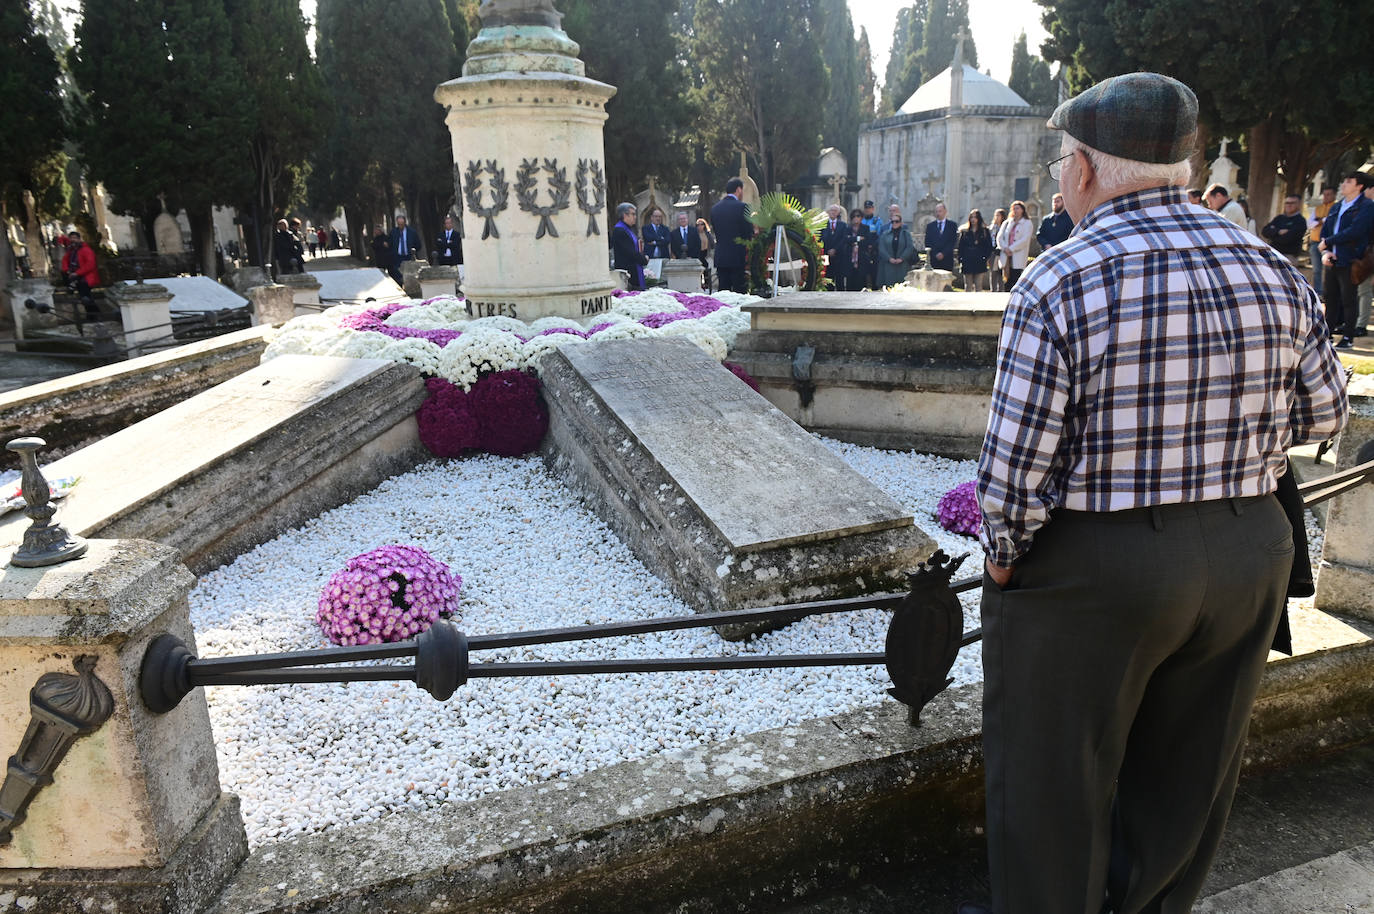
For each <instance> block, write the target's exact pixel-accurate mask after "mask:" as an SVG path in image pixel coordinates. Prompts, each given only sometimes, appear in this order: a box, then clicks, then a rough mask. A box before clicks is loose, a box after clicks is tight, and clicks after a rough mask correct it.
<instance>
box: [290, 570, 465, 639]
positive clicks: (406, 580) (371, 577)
mask: <svg viewBox="0 0 1374 914" xmlns="http://www.w3.org/2000/svg"><path fill="white" fill-rule="evenodd" d="M462 586H463V579H462V577H461V576H459V575H456V574H453V573H452V572H450V571H449V567H448V566H447V565H445V564H444V563H443V562H440V561H439V560H437V559H435V558H434V557H433V556H431V555H430V554H429V553H428V552H426V551H425V550H423V549H421V548H420V547H418V546H397V545H391V546H383V547H381V548H380V549H373V550H372V551H371V552H364V553H363V554H362V555H356V556H354V557H353V558H351V559H349V560H348V562H347V564H345V565H344V567H343V568H342V569H340V570H339V571H336V572H334V574H333V575H331V576H330V578H329V582H328V583H327V584H325V586H324V590H323V591H322V592H321V593H320V603H319V608H318V609H317V610H316V613H315V621H316V622H317V623H318V624H319V626H320V631H321V632H323V633H324V636H325V637H326V638H328V639H329V641H330V642H331V643H332V644H338V645H354V644H380V643H385V642H391V641H405V640H406V639H408V638H414V637H415V636H416V635H418V634H420V633H421V632H423V631H426V630H427V629H428V628H429V627H430V626H431V625H433V624H434V622H435V620H437V619H439V618H440V617H443V618H449V617H451V616H454V615H455V614H456V613H457V612H458V592H459V590H460V589H461V588H462Z"/></svg>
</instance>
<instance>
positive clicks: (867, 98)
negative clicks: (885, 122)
mask: <svg viewBox="0 0 1374 914" xmlns="http://www.w3.org/2000/svg"><path fill="white" fill-rule="evenodd" d="M855 53H856V54H857V55H858V57H859V123H860V124H864V123H866V122H868V121H871V120H873V117H874V115H875V114H877V111H878V104H877V103H878V77H877V75H876V74H874V72H873V47H872V45H871V44H869V41H868V29H866V28H860V29H859V43H858V46H857V47H856V48H855Z"/></svg>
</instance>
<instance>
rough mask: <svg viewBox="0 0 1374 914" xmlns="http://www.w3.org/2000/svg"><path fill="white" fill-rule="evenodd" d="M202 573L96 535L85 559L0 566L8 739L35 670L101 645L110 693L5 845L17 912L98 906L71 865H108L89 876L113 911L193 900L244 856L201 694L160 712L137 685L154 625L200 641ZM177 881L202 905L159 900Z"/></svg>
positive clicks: (20, 726) (22, 717)
mask: <svg viewBox="0 0 1374 914" xmlns="http://www.w3.org/2000/svg"><path fill="white" fill-rule="evenodd" d="M194 583H195V579H194V578H193V577H192V576H191V575H190V574H189V573H188V572H187V571H186V569H185V568H184V567H182V566H181V565H180V564H179V562H178V561H177V554H176V551H175V550H173V549H170V548H168V547H166V546H161V545H158V544H156V543H150V542H146V541H141V540H128V541H116V540H92V541H91V543H90V549H89V551H88V552H87V554H86V555H85V556H84V557H82V558H81V559H78V560H76V561H73V562H67V563H65V564H61V565H56V566H51V567H48V568H36V569H23V568H6V569H5V574H4V575H3V576H2V577H0V745H3V746H5V747H6V751H10V750H11V749H12V747H17V746H18V744H19V741H20V738H21V736H22V735H23V733H24V730H25V728H26V727H27V726H28V722H29V717H30V709H29V690H30V688H32V686H33V684H34V683H35V682H36V681H37V679H38V677H39V676H40V675H42V674H43V673H46V672H71V668H72V660H73V659H74V658H75V657H76V656H77V655H81V654H88V655H94V656H95V657H96V668H95V674H96V676H97V677H99V679H100V680H101V681H102V682H103V683H104V684H105V685H106V687H108V689H109V690H110V692H111V694H112V696H113V698H114V714H113V716H112V717H111V718H110V719H109V720H108V721H106V722H105V723H104V725H102V726H101V727H100V728H99V729H97V730H96V731H95V732H94V733H93V734H91V735H89V736H85V737H82V738H80V739H78V740H76V742H75V743H74V744H73V746H72V749H71V751H70V752H69V753H68V754H67V757H66V759H65V760H63V762H62V764H61V765H60V766H59V767H58V769H57V771H56V773H55V776H54V780H53V783H52V784H51V785H50V786H48V787H46V788H44V789H43V790H42V791H40V792H39V793H38V795H37V797H36V798H35V799H34V800H33V802H32V804H31V805H30V806H29V809H28V817H27V818H26V819H25V820H24V821H23V822H22V823H21V824H20V825H19V827H18V828H16V829H15V832H14V840H13V842H12V843H11V844H9V845H7V846H5V847H0V891H3V890H5V889H9V888H15V887H17V888H18V889H19V890H20V891H19V894H20V895H23V896H25V897H31V898H33V899H34V902H33V903H32V904H30V905H28V906H22V905H21V906H20V908H19V910H25V911H41V912H59V911H60V912H63V914H66V912H71V911H81V910H100V908H99V907H95V908H83V907H81V902H82V900H84V899H85V898H87V897H91V896H89V895H87V894H83V891H84V888H83V886H82V885H81V884H80V882H81V881H80V880H78V879H77V878H75V877H73V876H72V875H71V871H73V870H82V871H88V870H91V869H95V870H101V871H104V872H103V874H102V875H97V876H96V877H95V879H94V880H93V881H94V882H95V883H97V884H98V885H99V886H101V887H102V888H101V891H100V892H99V893H97V894H100V895H101V897H107V898H108V899H119V901H118V904H117V905H116V907H114V908H110V909H107V910H117V911H130V912H132V911H134V910H136V908H135V907H133V905H134V904H135V903H137V904H148V905H150V906H151V907H147V908H138V909H137V910H140V911H145V912H146V911H155V912H162V911H168V912H172V911H177V912H180V911H195V910H199V908H200V906H203V902H204V900H205V896H206V895H208V894H213V893H214V892H215V891H217V890H218V887H219V886H220V885H222V884H223V882H224V879H225V878H226V876H227V874H228V872H229V871H230V870H231V869H232V868H233V867H234V866H235V865H236V864H237V863H238V861H239V860H241V859H242V858H243V856H244V854H246V852H247V840H246V838H245V836H244V831H243V824H242V821H241V820H240V818H239V815H238V808H237V804H236V803H235V802H233V801H230V800H227V798H225V797H223V795H222V794H221V792H220V784H219V769H218V766H217V764H216V760H215V748H214V738H213V735H212V734H211V731H210V718H209V714H208V712H207V709H206V704H205V696H204V694H203V693H200V692H193V693H192V694H191V695H189V696H188V697H187V698H186V699H185V700H183V701H182V702H181V704H180V705H178V707H176V708H175V709H174V710H172V711H171V712H169V713H167V714H162V715H156V714H152V713H150V712H148V710H147V709H146V708H145V707H144V706H143V702H142V699H141V698H140V696H139V675H140V668H141V665H142V661H143V655H144V652H145V651H146V649H147V646H148V644H149V643H150V642H151V641H152V639H153V638H154V637H155V636H157V635H158V634H160V633H162V632H169V633H171V634H173V635H175V636H176V637H178V638H180V639H181V640H182V641H184V642H186V643H187V644H188V645H189V646H191V648H192V650H194V645H195V633H194V631H193V630H192V628H191V624H190V620H189V617H188V610H187V603H186V596H187V593H188V592H189V591H190V588H191V586H192V585H193V584H194ZM177 885H184V886H186V890H183V891H182V892H181V894H182V895H187V893H188V891H189V890H190V889H194V892H190V895H192V896H199V903H197V899H196V898H194V897H191V898H189V900H187V899H183V900H184V901H185V902H186V903H179V904H177V905H174V906H169V905H168V904H166V903H163V902H162V901H160V900H159V898H160V897H162V896H168V895H169V894H170V895H172V896H175V895H177V891H176V886H177ZM74 899H75V900H76V901H77V903H73V900H74ZM16 903H17V902H16ZM64 904H65V906H64Z"/></svg>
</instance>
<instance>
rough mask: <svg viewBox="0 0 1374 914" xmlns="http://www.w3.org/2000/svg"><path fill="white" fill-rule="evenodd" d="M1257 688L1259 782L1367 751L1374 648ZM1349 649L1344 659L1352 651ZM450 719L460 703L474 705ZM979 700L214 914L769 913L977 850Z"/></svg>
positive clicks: (656, 781) (448, 838)
mask: <svg viewBox="0 0 1374 914" xmlns="http://www.w3.org/2000/svg"><path fill="white" fill-rule="evenodd" d="M1311 621H1312V620H1311V619H1309V618H1307V617H1303V618H1298V619H1295V622H1294V625H1295V629H1296V630H1295V635H1296V636H1297V640H1298V641H1299V642H1302V643H1319V642H1320V643H1324V644H1326V645H1327V646H1326V647H1324V648H1322V649H1317V650H1314V651H1313V652H1310V653H1306V654H1303V655H1301V656H1297V657H1294V658H1292V659H1288V658H1285V659H1283V660H1279V661H1276V662H1273V663H1271V664H1270V665H1269V669H1268V670H1267V671H1266V675H1265V678H1264V680H1263V682H1262V684H1261V688H1260V700H1259V703H1258V704H1257V706H1256V710H1255V715H1254V722H1253V724H1252V727H1251V738H1250V742H1249V743H1248V744H1247V755H1246V765H1247V768H1248V769H1254V768H1270V767H1274V766H1278V765H1284V764H1293V763H1294V762H1296V761H1298V760H1301V759H1306V758H1310V757H1312V756H1314V755H1316V754H1319V753H1323V752H1329V751H1331V750H1333V749H1335V748H1338V747H1340V746H1342V745H1353V744H1355V743H1358V742H1361V741H1363V740H1366V739H1367V738H1368V727H1369V725H1370V722H1371V717H1372V716H1374V715H1372V713H1371V712H1372V710H1374V645H1371V644H1370V642H1369V641H1368V639H1367V638H1366V637H1365V636H1364V635H1363V634H1361V633H1359V632H1357V631H1354V630H1347V635H1346V637H1345V638H1344V639H1340V638H1337V639H1334V640H1333V639H1330V638H1310V637H1308V636H1307V635H1306V634H1303V633H1302V630H1303V629H1304V628H1305V627H1306V625H1307V624H1308V623H1309V622H1311ZM1337 642H1340V643H1337ZM455 700H461V693H460V696H459V697H458V698H455ZM980 720H981V688H980V687H979V686H967V687H964V688H960V689H954V690H951V691H949V692H947V693H945V694H944V695H941V696H939V697H938V698H936V700H935V701H934V702H932V703H931V704H930V705H928V706H927V707H926V709H925V711H924V712H923V714H922V724H921V726H920V727H919V728H917V729H913V728H911V727H910V726H909V725H908V724H907V722H906V714H905V710H904V709H903V708H902V707H901V706H900V705H898V704H896V703H895V702H886V703H883V704H881V705H877V706H874V707H870V708H863V709H860V710H857V711H853V712H850V713H847V714H841V715H837V716H835V717H826V718H818V719H815V720H808V721H803V722H801V723H798V724H797V725H795V726H790V727H782V728H778V729H774V730H767V731H763V732H759V733H752V734H749V735H747V736H742V737H738V738H734V739H730V740H725V741H722V742H719V743H714V744H712V745H709V746H705V747H702V748H699V749H694V750H686V751H673V752H665V753H661V754H659V755H656V756H652V757H650V758H646V759H640V760H638V761H633V762H625V763H622V764H619V765H614V766H611V767H608V768H603V769H599V770H596V771H591V772H588V773H587V774H585V775H580V776H578V777H575V778H568V779H560V780H554V781H550V782H547V783H544V784H536V785H532V786H530V787H525V788H520V789H516V790H510V791H504V792H502V793H499V794H496V795H494V796H491V797H488V798H485V799H482V800H479V801H476V802H473V803H469V804H457V805H453V806H445V807H443V808H442V809H440V810H437V811H434V812H424V813H398V814H393V815H389V816H386V817H384V818H383V819H381V820H379V821H377V822H369V823H363V824H359V825H355V826H349V827H346V828H341V829H337V830H331V831H330V832H326V833H324V834H320V835H312V836H308V837H303V838H297V839H292V840H288V841H282V842H278V843H274V844H270V845H265V846H263V847H260V848H258V849H257V850H255V851H254V852H253V854H252V856H251V857H250V858H249V860H248V861H247V862H246V863H245V864H244V866H243V868H242V869H241V870H240V871H239V873H238V874H237V876H236V877H235V878H234V880H233V881H232V882H231V884H230V885H229V886H228V888H227V889H226V890H225V893H224V895H223V897H221V898H220V900H219V902H218V905H217V907H216V908H215V911H214V914H316V912H318V914H324V912H329V914H370V912H375V911H387V912H388V914H478V912H481V914H506V912H512V914H514V912H520V914H536V912H538V914H584V912H586V914H591V912H597V914H601V912H605V911H670V910H671V911H697V912H707V914H724V912H738V911H747V910H771V909H772V905H773V904H776V903H777V902H778V900H780V899H795V898H797V897H800V896H802V895H804V894H806V893H808V892H812V891H815V890H816V889H817V887H818V886H820V885H835V884H843V883H844V882H846V881H854V880H858V879H862V878H863V874H864V873H865V872H867V871H868V869H869V868H870V867H879V866H884V865H894V866H901V865H903V864H906V865H929V860H930V858H931V857H932V856H935V855H936V854H937V853H941V852H948V851H949V850H950V849H951V847H958V846H961V845H963V846H973V845H977V844H981V841H982V838H981V837H980V833H979V831H978V830H979V829H980V828H981V826H982V822H983V811H982V794H983V785H982V752H981V740H980V737H979V730H980Z"/></svg>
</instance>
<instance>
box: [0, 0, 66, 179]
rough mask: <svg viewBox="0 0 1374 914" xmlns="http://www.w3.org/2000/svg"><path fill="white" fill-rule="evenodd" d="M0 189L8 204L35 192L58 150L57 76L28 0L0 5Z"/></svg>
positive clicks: (60, 106)
mask: <svg viewBox="0 0 1374 914" xmlns="http://www.w3.org/2000/svg"><path fill="white" fill-rule="evenodd" d="M0 55H3V58H4V65H3V66H0V98H3V99H4V103H3V104H0V137H3V138H4V141H3V142H0V189H3V191H4V195H5V197H6V199H7V200H10V201H12V199H13V195H15V194H18V193H20V192H22V191H24V190H33V189H34V178H35V171H37V170H39V169H41V168H44V167H45V166H47V165H48V164H49V163H50V161H51V160H52V159H53V157H54V156H55V155H57V154H58V153H59V152H60V151H61V149H62V141H63V139H64V137H65V134H66V130H65V125H64V120H63V103H62V94H61V91H60V88H59V78H60V76H61V70H60V68H59V66H58V62H57V57H56V55H55V54H54V53H53V51H52V48H50V47H49V46H48V42H47V40H46V39H44V37H43V36H42V35H40V34H38V31H37V29H36V28H35V24H34V20H33V17H32V15H30V12H29V6H28V3H27V0H0Z"/></svg>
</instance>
